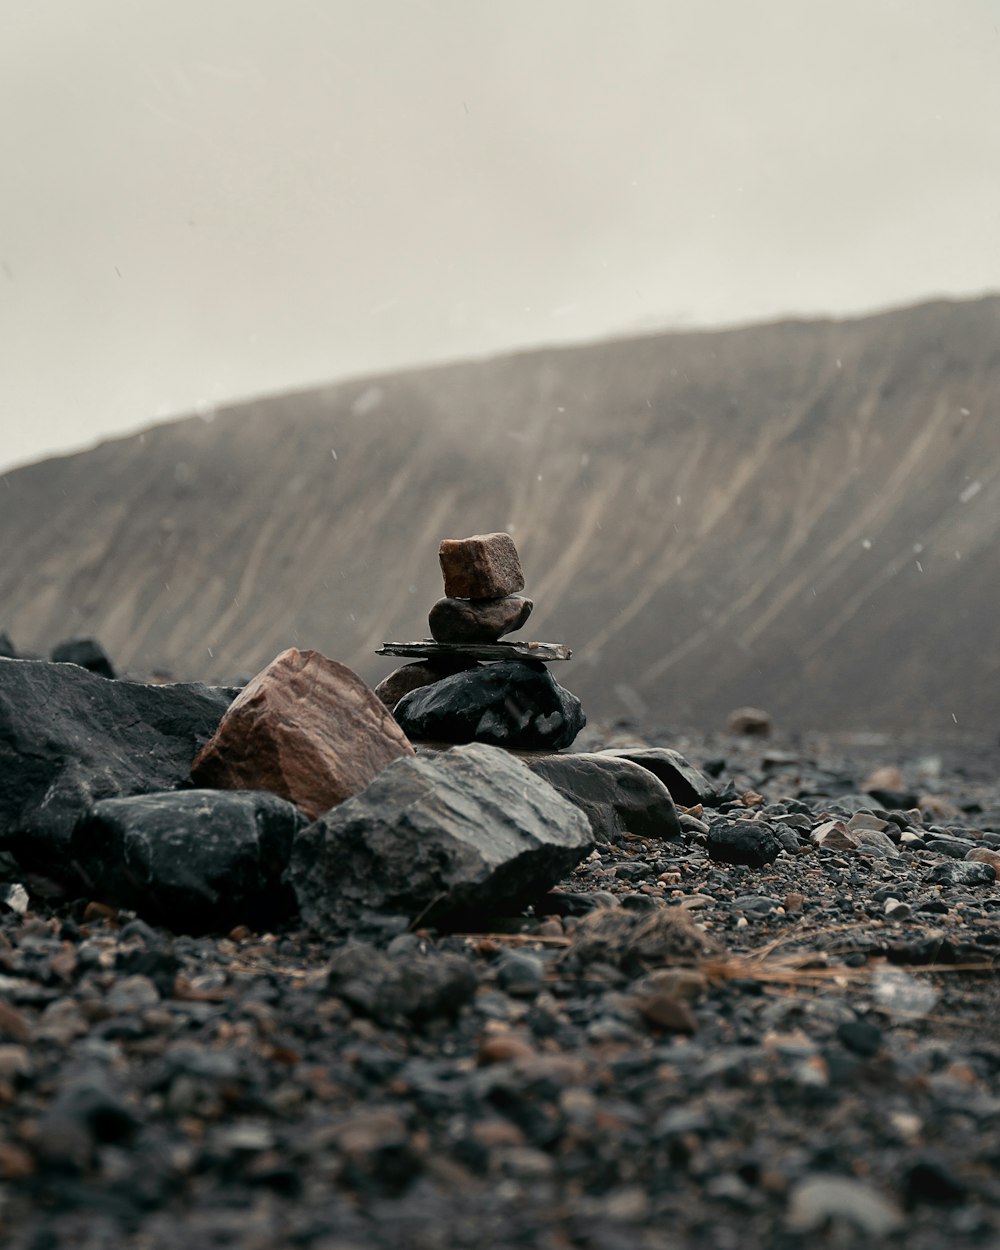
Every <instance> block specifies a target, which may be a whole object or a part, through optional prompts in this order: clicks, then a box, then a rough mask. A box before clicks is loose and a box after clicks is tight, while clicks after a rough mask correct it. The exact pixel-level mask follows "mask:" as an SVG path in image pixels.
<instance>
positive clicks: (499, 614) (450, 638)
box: [427, 595, 535, 643]
mask: <svg viewBox="0 0 1000 1250" xmlns="http://www.w3.org/2000/svg"><path fill="white" fill-rule="evenodd" d="M534 606H535V605H534V604H533V603H532V601H531V600H530V599H526V598H525V597H524V596H523V595H504V597H503V598H502V599H439V600H438V601H437V603H435V605H434V606H433V607H432V608H431V610H430V615H429V617H428V618H427V619H428V622H429V624H430V627H431V637H432V638H433V639H434V641H435V642H459V643H461V642H496V641H497V639H498V638H502V637H503V635H504V634H512V633H513V632H514V630H515V629H520V628H521V626H522V625H523V624H524V622H525V621H526V620H527V619H528V617H529V616H530V615H531V609H532V608H533V607H534Z"/></svg>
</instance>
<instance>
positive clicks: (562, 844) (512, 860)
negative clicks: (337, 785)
mask: <svg viewBox="0 0 1000 1250" xmlns="http://www.w3.org/2000/svg"><path fill="white" fill-rule="evenodd" d="M592 846H593V835H592V834H591V831H590V826H589V824H588V823H587V820H586V818H585V817H584V816H583V814H582V813H581V812H580V811H579V810H578V809H577V808H576V807H574V806H573V805H572V804H570V803H568V802H567V801H566V800H565V799H564V798H563V797H562V796H561V795H560V794H559V793H558V792H557V791H556V790H554V789H553V788H552V786H550V785H549V784H548V783H547V782H545V781H543V780H542V779H541V778H539V777H536V776H534V774H532V773H531V771H530V770H529V769H527V768H526V767H525V766H524V765H523V764H521V763H520V762H519V761H518V760H517V759H515V758H514V757H513V756H511V755H509V754H507V753H506V752H503V751H498V750H496V749H495V748H491V747H486V746H482V745H481V744H478V743H476V744H472V745H470V746H466V747H460V748H456V749H454V750H451V751H445V752H442V753H440V754H437V755H422V756H418V757H415V758H407V759H401V760H397V761H395V762H394V763H393V764H390V765H389V767H388V768H386V769H383V770H382V772H380V773H379V775H378V776H377V777H376V778H375V780H374V781H373V782H372V783H371V785H369V786H368V788H367V789H366V790H364V791H363V792H362V793H361V794H359V795H356V796H355V797H354V798H352V799H349V800H348V801H347V802H346V803H343V804H341V805H340V806H339V807H337V808H335V809H334V810H333V811H331V812H328V813H327V814H326V815H325V816H323V817H321V818H320V819H319V820H318V821H316V822H315V823H314V824H312V825H309V826H308V827H307V828H306V829H304V830H302V832H301V833H299V835H298V836H297V838H296V840H295V845H294V847H293V850H292V857H291V862H290V865H289V872H288V880H289V881H290V883H291V885H292V887H293V889H294V890H295V893H296V896H297V898H298V903H299V908H300V911H301V914H302V916H303V919H304V920H305V921H306V923H308V924H309V925H311V926H312V927H313V928H314V929H319V930H322V929H329V928H332V929H335V930H336V929H339V928H341V927H342V926H343V925H345V924H348V925H349V924H350V923H351V918H352V917H354V916H356V915H357V914H358V913H360V912H381V913H386V914H399V915H404V916H407V917H409V918H411V919H414V920H415V919H418V918H419V919H422V920H425V921H426V920H429V919H431V918H432V917H443V916H448V915H455V914H456V913H465V914H466V915H468V914H472V915H476V914H478V915H479V916H480V917H482V916H484V915H489V914H490V913H491V912H492V913H498V912H499V913H500V914H503V912H504V910H505V909H514V910H516V909H517V907H518V906H519V905H524V904H525V903H527V902H529V901H531V900H532V899H534V898H535V897H536V896H537V895H538V894H539V893H542V892H544V891H545V890H546V889H547V888H548V887H550V886H551V885H553V884H554V883H555V882H556V881H558V880H560V878H562V877H563V876H564V875H565V874H566V873H567V872H569V871H570V870H571V869H572V868H573V866H574V865H575V864H576V863H578V862H579V860H580V859H581V858H582V857H583V856H584V855H585V854H586V853H587V852H588V851H589V850H590V849H591V847H592Z"/></svg>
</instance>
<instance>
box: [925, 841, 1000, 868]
mask: <svg viewBox="0 0 1000 1250" xmlns="http://www.w3.org/2000/svg"><path fill="white" fill-rule="evenodd" d="M924 845H925V846H926V847H927V849H928V850H929V851H936V852H937V854H938V855H947V856H948V858H949V859H968V852H969V851H970V850H974V849H975V847H974V844H973V843H972V842H969V841H967V840H966V839H964V838H947V837H941V836H938V837H934V838H927V839H926V840H925V842H924ZM981 862H982V863H986V864H988V863H989V862H990V861H989V860H983V861H981Z"/></svg>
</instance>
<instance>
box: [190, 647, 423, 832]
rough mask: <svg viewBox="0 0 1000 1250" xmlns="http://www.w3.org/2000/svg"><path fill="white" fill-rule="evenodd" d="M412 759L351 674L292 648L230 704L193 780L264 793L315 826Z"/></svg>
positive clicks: (378, 703)
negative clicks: (325, 814) (393, 765)
mask: <svg viewBox="0 0 1000 1250" xmlns="http://www.w3.org/2000/svg"><path fill="white" fill-rule="evenodd" d="M412 754H413V747H412V746H410V743H409V742H408V740H407V738H406V736H405V734H404V733H403V731H402V730H401V729H400V728H399V726H398V725H397V724H396V722H395V721H394V720H393V719H392V716H391V714H390V713H389V710H388V709H387V708H386V706H385V704H384V703H383V702H382V700H381V699H378V698H376V696H375V693H374V691H372V690H371V689H369V687H368V686H366V685H365V683H364V682H363V681H362V680H361V678H360V677H358V675H357V674H356V673H353V672H351V670H350V669H349V668H347V667H345V666H344V665H343V664H338V663H337V661H336V660H329V659H327V657H326V656H325V655H321V654H320V653H319V652H318V651H297V650H296V649H295V648H294V647H292V648H289V650H287V651H283V652H282V653H281V655H279V656H278V657H277V658H276V659H274V660H272V661H271V663H270V664H269V665H268V666H267V668H265V669H264V670H263V671H262V672H260V673H258V674H257V676H256V677H255V678H254V679H253V680H252V681H251V682H250V683H249V685H247V686H246V687H244V689H243V690H242V691H241V693H240V695H239V697H238V698H237V699H236V700H235V701H234V702H233V703H232V704H230V706H229V709H228V711H227V712H226V714H225V716H223V718H222V721H221V723H220V725H219V728H218V729H217V730H216V732H215V735H214V736H213V737H212V738H211V740H210V741H209V742H208V743H207V744H206V745H205V746H204V747H203V748H202V749H201V751H199V752H198V754H197V756H196V757H195V760H194V763H193V764H192V766H191V776H192V778H193V779H194V781H195V783H196V784H197V785H200V786H211V787H214V788H216V789H220V790H269V791H270V792H271V793H272V794H277V795H280V796H281V798H283V799H288V800H289V801H290V802H292V803H294V804H295V805H296V807H298V808H299V809H300V810H301V811H302V812H304V813H305V815H306V816H308V817H309V818H310V819H315V818H316V817H317V816H319V815H321V814H322V813H323V812H326V811H329V809H330V808H331V807H336V805H337V804H338V803H342V802H343V801H344V799H347V798H350V797H351V795H353V794H357V793H358V792H359V791H361V790H363V789H364V788H365V787H366V786H367V785H368V783H369V782H370V781H371V780H372V779H373V778H374V777H375V775H376V774H377V773H379V772H381V771H382V769H383V768H385V767H386V765H387V764H391V763H392V761H393V760H395V759H399V758H400V757H401V756H405V755H412Z"/></svg>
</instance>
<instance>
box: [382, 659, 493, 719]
mask: <svg viewBox="0 0 1000 1250" xmlns="http://www.w3.org/2000/svg"><path fill="white" fill-rule="evenodd" d="M478 667H479V665H478V664H477V663H476V661H475V660H463V659H461V658H459V657H457V656H456V657H455V658H453V659H451V658H447V657H444V656H442V658H441V659H440V660H421V661H418V662H417V663H416V664H404V665H403V666H402V668H394V669H393V670H392V672H391V673H390V674H389V675H388V677H383V678H382V680H381V681H380V682H379V684H378V685H377V686H376V687H375V693H376V694H377V695H378V697H379V698H380V699H381V700H382V702H383V703H384V704H385V705H386V707H387V708H388V709H389V711H390V712H391V711H392V709H393V708H394V707H395V706H396V704H397V703H398V702H399V701H400V699H401V698H402V697H403V696H404V695H407V694H409V693H410V691H411V690H419V689H420V688H421V686H430V685H432V684H433V683H434V682H436V681H440V680H441V679H442V678H443V677H450V676H451V675H452V673H462V672H464V671H465V670H466V669H468V668H478Z"/></svg>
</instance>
